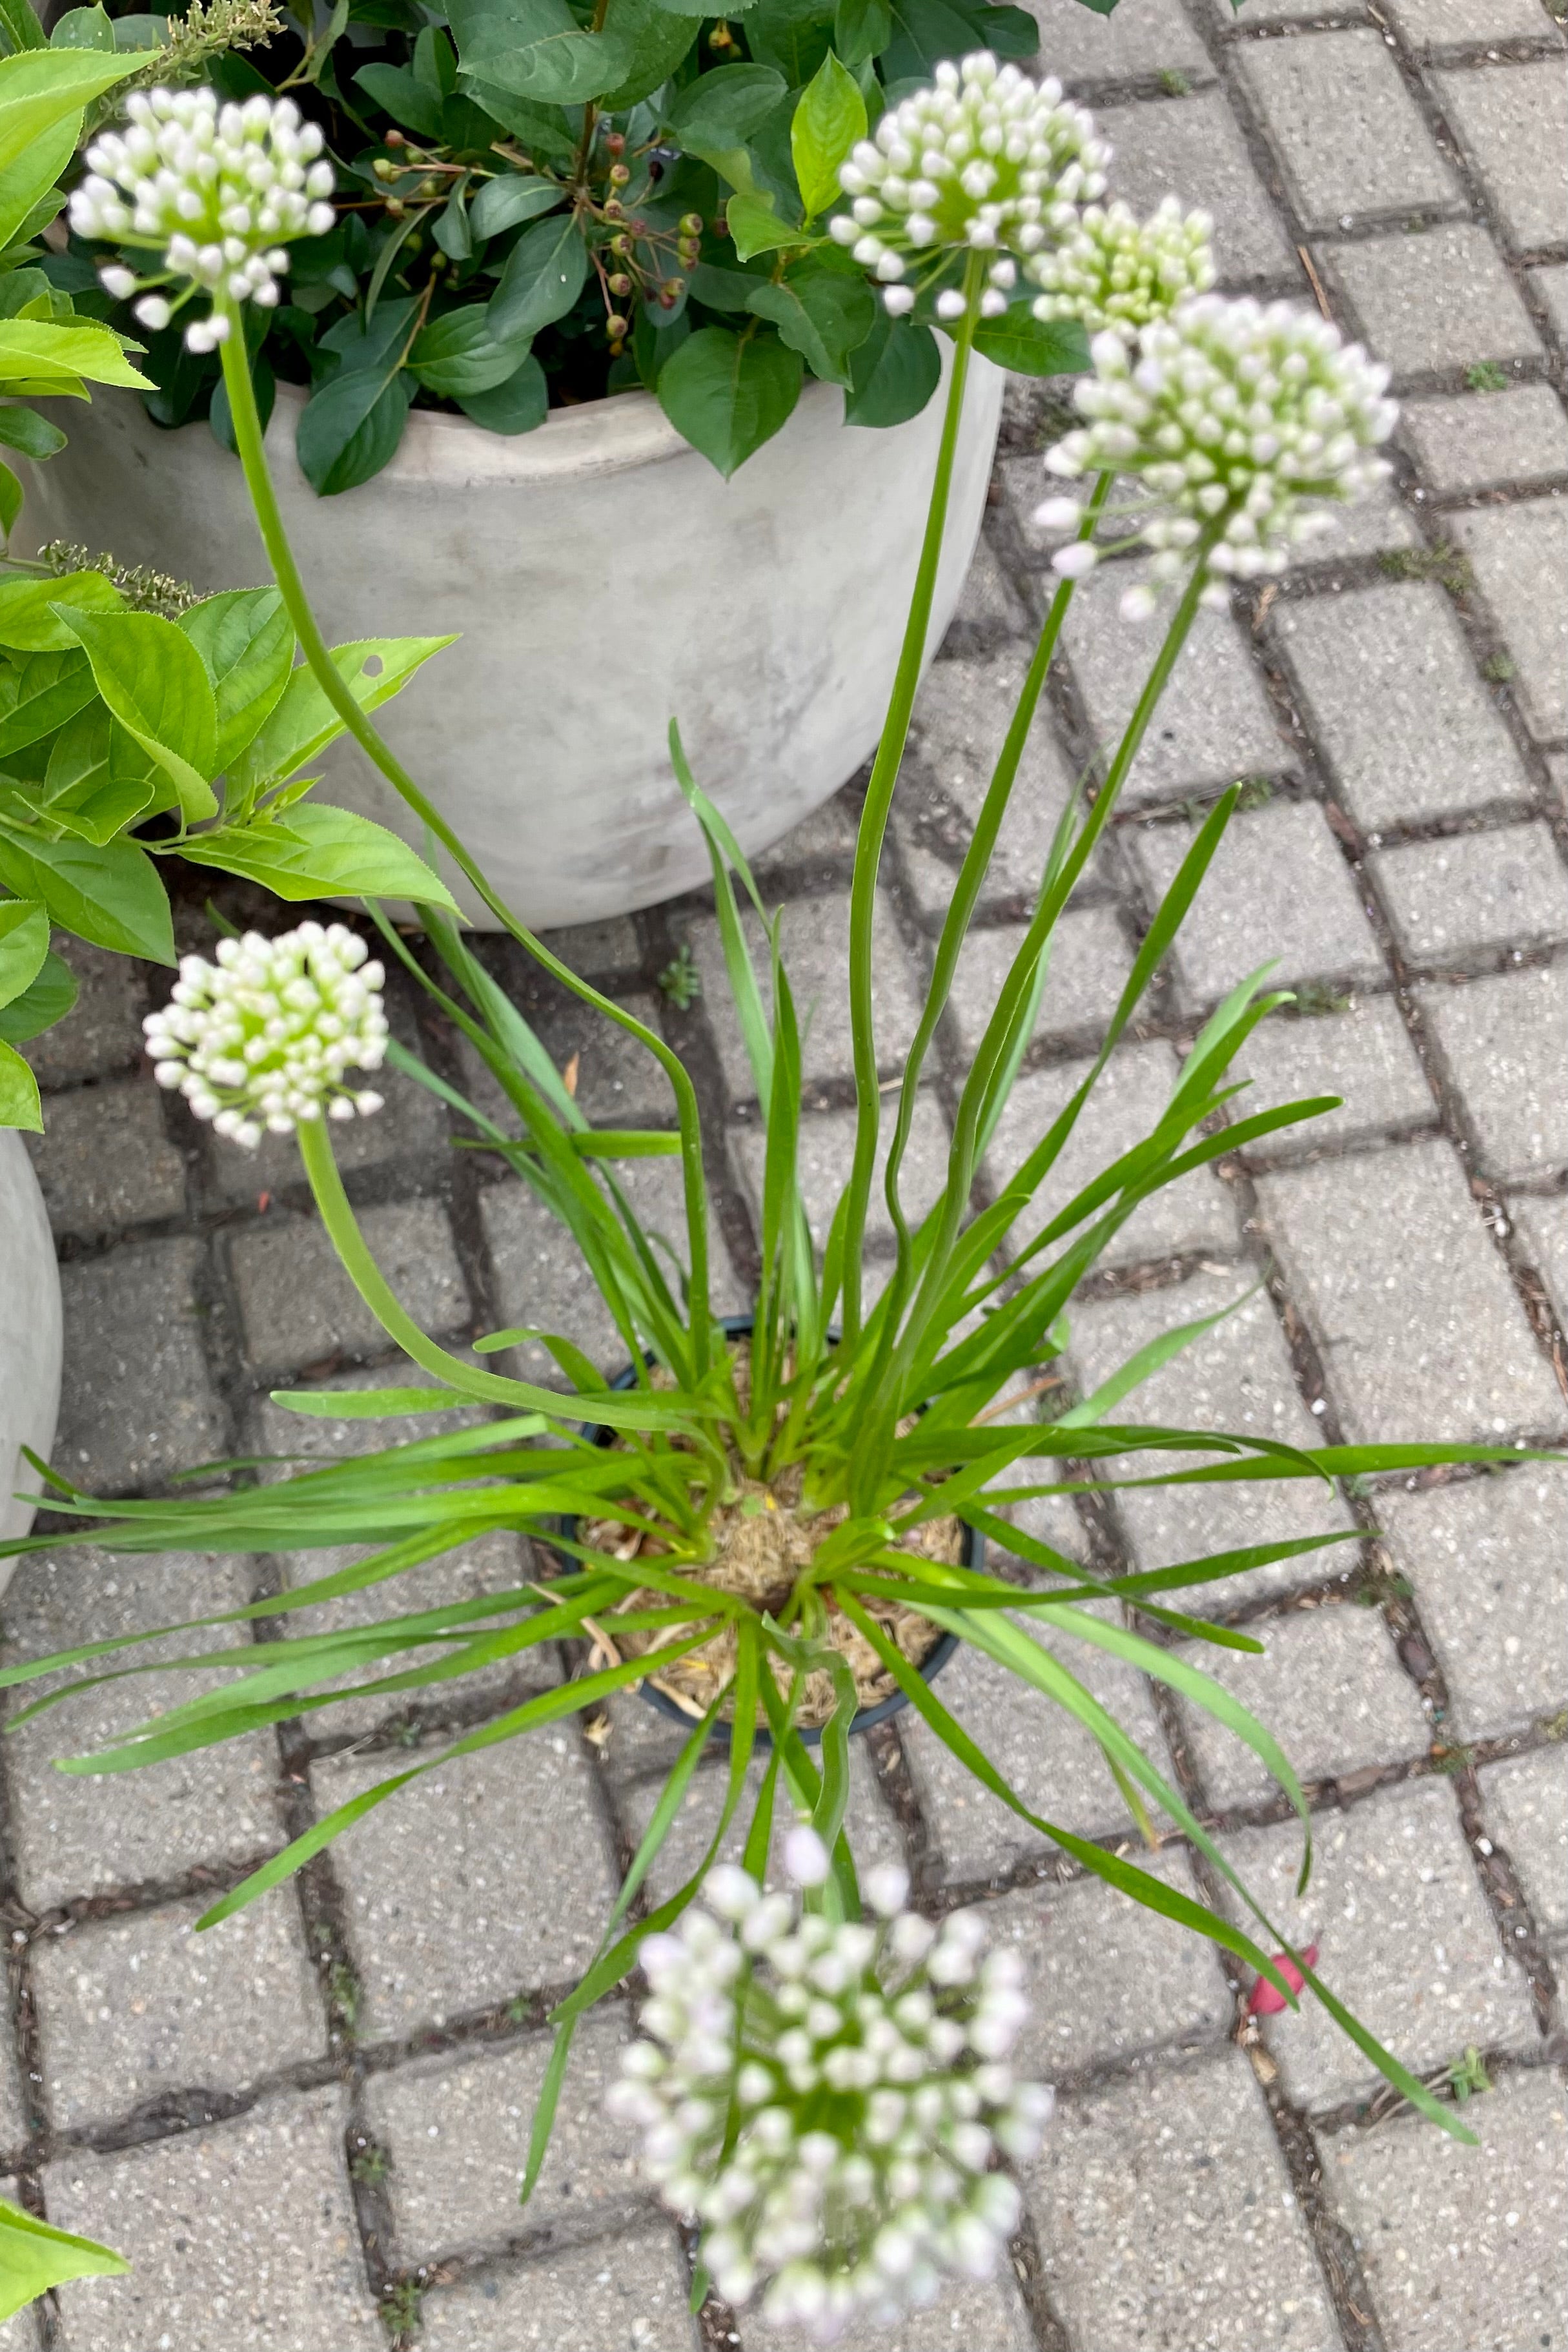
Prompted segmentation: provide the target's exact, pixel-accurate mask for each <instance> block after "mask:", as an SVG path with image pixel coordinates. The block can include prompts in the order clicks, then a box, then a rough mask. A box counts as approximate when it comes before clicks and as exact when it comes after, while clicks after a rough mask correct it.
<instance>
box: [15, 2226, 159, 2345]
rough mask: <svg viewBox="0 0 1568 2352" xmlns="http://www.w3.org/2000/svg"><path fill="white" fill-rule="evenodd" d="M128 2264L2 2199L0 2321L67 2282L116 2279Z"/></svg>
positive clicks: (116, 2256) (99, 2247)
mask: <svg viewBox="0 0 1568 2352" xmlns="http://www.w3.org/2000/svg"><path fill="white" fill-rule="evenodd" d="M130 2268H131V2264H130V2263H128V2262H127V2261H126V2260H125V2259H124V2257H123V2256H122V2255H120V2254H116V2253H111V2252H110V2249H109V2248H108V2247H107V2246H100V2245H99V2244H97V2243H96V2242H94V2240H92V2239H91V2238H77V2237H73V2236H72V2235H71V2232H70V2231H68V2230H57V2229H55V2228H53V2227H52V2225H51V2224H50V2223H49V2222H47V2221H38V2220H37V2219H36V2218H35V2216H34V2215H33V2214H31V2213H25V2212H24V2211H23V2210H22V2208H21V2207H20V2206H19V2205H12V2204H10V2203H8V2202H7V2201H6V2200H5V2199H4V2198H0V2323H3V2322H4V2321H5V2320H7V2319H10V2318H12V2317H13V2316H14V2315H15V2314H16V2313H17V2312H18V2311H20V2310H21V2309H22V2308H23V2306H24V2305H26V2304H29V2303H33V2302H36V2301H37V2297H38V2296H39V2295H41V2294H47V2292H48V2290H49V2289H50V2288H51V2287H56V2286H64V2285H65V2284H66V2283H67V2281H68V2280H69V2279H78V2278H117V2277H119V2276H120V2273H122V2272H125V2271H128V2270H129V2269H130Z"/></svg>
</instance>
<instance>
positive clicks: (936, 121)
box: [830, 49, 1111, 319]
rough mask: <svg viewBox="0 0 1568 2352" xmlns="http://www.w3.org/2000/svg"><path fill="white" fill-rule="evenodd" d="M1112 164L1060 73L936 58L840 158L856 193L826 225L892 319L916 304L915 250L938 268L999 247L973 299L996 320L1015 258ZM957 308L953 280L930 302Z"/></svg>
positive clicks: (1061, 230) (944, 309)
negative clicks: (927, 80) (920, 85)
mask: <svg viewBox="0 0 1568 2352" xmlns="http://www.w3.org/2000/svg"><path fill="white" fill-rule="evenodd" d="M1110 160H1111V150H1110V148H1109V147H1108V146H1107V145H1106V144H1105V142H1104V141H1103V139H1100V138H1097V137H1096V135H1095V131H1094V122H1093V118H1092V116H1091V115H1089V114H1087V113H1085V111H1084V110H1083V109H1082V107H1081V106H1071V105H1067V104H1064V103H1063V100H1062V96H1061V83H1060V82H1059V81H1042V82H1038V83H1036V82H1032V81H1030V79H1028V77H1027V76H1026V75H1024V74H1021V73H1019V69H1018V68H1017V67H1016V66H998V63H997V61H996V59H995V58H994V57H992V55H991V54H990V51H989V50H988V49H980V50H977V52H976V53H975V55H974V56H973V57H967V58H965V59H964V60H963V63H962V64H961V65H953V64H951V63H949V62H947V61H944V62H943V63H942V64H941V65H939V66H938V67H937V68H936V83H935V86H934V87H933V88H931V89H917V90H915V91H914V92H913V93H912V95H911V96H910V97H908V98H906V99H904V100H902V101H901V103H900V104H899V105H897V106H894V107H890V108H889V109H888V110H887V112H886V113H885V114H884V115H883V118H882V121H880V122H879V123H878V124H877V126H876V135H875V137H874V138H873V139H862V141H861V142H860V143H859V145H858V146H857V147H856V148H855V150H854V152H853V153H852V155H851V157H850V159H849V161H848V162H847V163H842V164H841V165H840V167H839V179H840V182H841V184H842V187H843V190H844V193H845V194H846V195H848V196H849V197H851V198H852V203H851V206H850V210H849V212H848V213H847V214H844V213H841V214H838V215H835V216H834V218H833V220H832V221H831V224H830V229H831V235H832V236H834V237H835V238H836V239H837V240H838V242H839V244H841V245H847V246H852V247H853V249H854V257H855V259H856V260H857V261H858V262H860V263H861V264H862V266H863V267H864V268H867V269H870V270H872V271H873V272H874V274H875V275H876V277H877V278H880V279H881V280H882V282H883V289H884V291H883V301H884V302H885V303H886V305H887V308H888V309H889V310H891V311H892V313H893V314H894V317H895V318H897V317H901V316H903V315H904V313H906V312H908V311H910V310H913V309H914V308H915V299H916V291H917V289H915V287H912V286H909V285H906V284H904V282H903V281H904V278H905V277H906V276H907V274H908V270H909V265H910V261H911V259H912V258H913V259H914V260H915V261H916V262H917V263H918V262H920V261H922V260H925V259H930V260H931V261H933V262H935V263H936V265H937V269H938V271H940V269H941V268H946V266H947V265H948V264H949V262H950V260H951V257H952V255H953V253H954V252H955V250H957V251H961V252H979V253H995V254H996V256H997V259H996V260H995V261H994V262H993V263H992V265H991V268H990V269H989V271H988V278H989V284H988V287H987V289H986V292H985V294H984V295H983V296H982V298H981V310H982V311H983V312H984V313H985V315H986V316H988V317H991V318H994V317H997V316H998V314H999V313H1000V312H1001V311H1003V310H1006V309H1007V302H1008V295H1009V292H1010V290H1011V289H1012V288H1013V286H1014V285H1015V284H1016V283H1017V279H1018V266H1017V261H1016V260H1015V258H1014V257H1015V256H1018V257H1028V256H1029V255H1030V254H1034V253H1038V252H1040V250H1041V248H1042V247H1044V246H1045V245H1046V244H1048V243H1049V242H1050V241H1051V239H1052V238H1060V237H1061V236H1065V235H1066V234H1067V233H1068V232H1069V231H1070V230H1071V228H1072V227H1073V226H1075V224H1076V222H1077V219H1078V208H1079V206H1080V205H1083V204H1087V203H1089V202H1091V201H1092V198H1094V197H1095V196H1098V195H1100V194H1103V191H1104V186H1105V165H1106V164H1107V163H1109V162H1110ZM963 309H964V298H963V296H962V294H960V293H959V292H958V291H957V289H956V288H954V287H948V288H947V289H946V290H945V291H944V292H942V293H940V294H939V295H938V296H937V298H936V310H937V315H938V317H940V318H944V319H956V318H958V317H960V316H961V315H962V312H963Z"/></svg>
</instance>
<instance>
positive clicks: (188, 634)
mask: <svg viewBox="0 0 1568 2352" xmlns="http://www.w3.org/2000/svg"><path fill="white" fill-rule="evenodd" d="M162 585H163V587H164V589H165V590H166V591H167V590H170V589H172V590H173V591H174V594H173V598H172V602H173V604H174V606H175V609H174V610H173V612H172V614H171V613H170V611H169V610H168V609H165V610H162V611H147V610H144V609H143V610H138V609H137V606H138V604H145V602H146V596H145V593H142V594H141V595H140V596H139V595H137V594H135V593H131V594H128V593H126V590H125V589H124V588H123V587H120V586H117V585H116V583H115V580H114V578H113V577H112V576H111V575H110V571H106V570H99V569H93V568H90V567H89V568H85V569H78V570H70V571H67V572H63V573H60V572H54V571H52V570H51V569H50V568H49V567H48V565H47V564H45V563H39V564H37V565H33V566H29V567H27V568H26V569H23V568H22V567H20V566H17V567H15V568H13V569H12V570H10V571H8V572H3V573H0V1126H5V1127H27V1128H34V1129H37V1128H39V1127H41V1126H42V1124H43V1121H42V1116H41V1112H40V1108H39V1102H38V1090H37V1084H36V1082H35V1080H34V1078H33V1075H32V1072H31V1071H30V1070H29V1069H28V1067H27V1065H26V1062H25V1061H24V1060H23V1059H22V1056H21V1055H20V1054H18V1053H17V1052H16V1047H17V1046H18V1045H23V1044H25V1043H26V1040H27V1039H28V1038H31V1037H36V1036H37V1035H38V1034H40V1032H42V1031H43V1030H45V1029H47V1028H50V1027H52V1026H53V1024H54V1023H55V1022H57V1021H58V1020H59V1019H60V1018H61V1017H62V1016H63V1015H64V1014H65V1013H68V1012H69V1010H70V1007H71V1004H72V1003H73V1001H74V998H75V993H76V988H75V982H73V980H72V978H71V975H70V971H69V968H68V965H67V963H66V962H65V961H64V959H63V958H62V957H60V956H59V955H57V954H56V953H55V951H54V950H53V949H52V948H51V947H50V945H49V938H50V933H51V931H52V930H53V931H59V932H64V933H66V934H68V936H69V937H71V938H74V939H78V940H89V941H90V943H91V944H92V945H93V946H95V947H100V948H108V949H109V950H111V951H112V952H113V953H115V954H117V955H134V956H143V957H146V958H147V959H149V960H150V961H152V962H154V963H165V964H172V962H173V961H174V933H173V926H172V919H171V916H170V910H169V899H168V895H167V892H166V890H165V887H164V884H163V881H162V877H161V875H160V873H159V871H158V861H159V860H160V859H161V858H169V857H179V858H183V859H184V860H186V861H187V862H188V863H190V864H193V865H196V866H214V867H215V868H216V869H217V870H218V871H219V872H220V873H224V874H235V875H240V876H243V877H245V878H246V880H247V881H252V882H257V883H260V884H261V885H263V886H264V887H266V888H267V889H268V890H271V891H272V892H274V893H275V895H276V896H277V897H278V898H284V899H304V898H321V897H323V896H324V895H326V894H328V893H330V892H337V891H342V892H347V893H348V894H350V896H358V895H359V894H361V892H366V891H369V892H371V893H373V894H377V895H380V894H382V893H386V894H388V895H390V896H395V897H411V898H418V899H422V900H423V899H426V898H429V897H430V896H431V894H432V892H433V891H434V893H435V895H436V896H437V898H445V897H446V894H445V892H444V887H443V886H442V885H441V883H439V882H438V881H437V880H436V877H435V876H434V874H433V873H432V872H431V870H430V868H429V866H427V865H426V864H425V863H424V860H423V858H422V857H420V856H417V855H416V854H415V852H414V851H413V850H412V849H410V848H408V847H407V846H406V845H404V844H403V843H402V842H401V841H400V840H399V839H398V838H397V836H396V835H394V834H391V833H388V832H387V831H386V829H385V827H384V826H382V825H378V824H372V823H371V820H370V819H369V818H368V817H362V816H356V815H354V814H352V813H351V812H350V811H349V810H347V809H339V808H329V807H327V806H326V805H325V804H323V803H317V802H315V801H312V800H310V799H309V798H308V793H309V792H310V787H311V785H312V783H313V782H314V781H315V780H314V778H313V777H312V776H311V775H310V774H309V773H308V770H309V769H310V767H311V766H312V764H313V763H314V762H315V761H316V760H317V759H318V757H319V754H320V753H321V752H322V751H325V749H326V747H327V745H328V744H329V743H330V742H331V741H333V740H334V739H335V738H336V737H338V736H339V735H340V734H341V733H342V731H343V722H342V720H341V719H340V717H339V715H338V713H337V712H336V711H335V710H334V709H333V708H332V705H331V704H330V702H329V701H328V700H327V699H326V698H325V697H324V696H323V695H322V692H321V689H320V688H319V685H318V683H317V681H316V678H315V677H314V676H313V674H312V672H311V671H310V669H309V668H308V666H305V665H303V664H300V663H299V661H298V646H297V643H296V639H295V634H294V625H293V623H292V622H291V621H290V619H289V617H288V614H287V609H286V607H285V604H284V599H283V597H282V595H281V594H280V593H279V592H278V590H277V589H276V588H236V589H231V590H229V591H227V592H226V593H224V594H222V595H219V596H204V597H198V596H196V595H194V594H193V593H192V592H190V591H188V590H186V591H181V590H180V589H179V588H178V585H177V583H172V582H169V583H162ZM169 601H170V600H168V599H167V597H165V599H164V602H165V604H166V605H167V603H168V602H169ZM450 643H451V640H450V638H447V637H382V638H373V639H367V640H364V641H362V642H359V643H356V644H353V645H347V646H337V647H336V648H335V649H334V652H333V655H332V659H333V662H334V664H335V665H336V668H337V673H338V675H339V676H340V677H342V678H343V679H344V680H345V681H347V684H348V687H349V688H350V690H351V691H352V693H353V695H354V696H355V698H356V707H363V708H364V709H377V708H379V706H380V705H381V704H382V703H383V702H386V701H388V700H390V698H392V696H393V695H394V694H397V693H400V692H401V691H402V688H403V687H405V686H406V685H407V683H408V681H409V679H410V678H411V677H413V674H414V672H415V670H417V669H418V668H419V667H420V665H421V664H422V663H423V662H425V661H427V660H428V659H429V657H430V656H431V655H432V654H434V653H437V652H439V651H440V649H441V647H442V646H444V645H448V644H450ZM446 903H447V905H448V906H449V907H450V906H451V900H450V899H449V898H448V899H447V900H446Z"/></svg>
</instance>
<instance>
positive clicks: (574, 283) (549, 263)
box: [489, 213, 588, 343]
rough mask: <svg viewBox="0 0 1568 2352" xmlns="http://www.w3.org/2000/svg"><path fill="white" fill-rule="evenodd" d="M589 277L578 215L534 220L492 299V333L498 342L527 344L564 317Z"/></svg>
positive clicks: (511, 254) (519, 242)
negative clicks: (541, 330)
mask: <svg viewBox="0 0 1568 2352" xmlns="http://www.w3.org/2000/svg"><path fill="white" fill-rule="evenodd" d="M587 278H588V247H587V246H586V245H585V244H584V243H583V238H582V231H581V229H580V226H579V225H578V222H577V219H576V216H575V215H573V214H571V213H567V214H565V215H562V217H561V218H560V219H559V220H557V219H554V218H550V219H548V220H541V221H536V222H535V224H534V226H533V227H532V228H528V229H525V230H524V231H523V234H522V236H520V237H519V238H518V239H517V243H516V245H515V246H514V247H512V250H511V252H510V253H509V254H508V255H507V266H506V268H504V269H503V270H502V272H501V280H500V284H499V285H498V286H497V289H496V291H495V292H494V294H492V295H491V297H490V306H489V308H490V331H491V333H492V334H493V335H494V336H495V337H496V339H497V341H498V342H501V343H526V342H528V340H529V339H530V338H531V337H532V336H534V335H537V334H538V331H539V330H540V328H541V327H548V326H550V325H552V324H553V323H554V321H555V320H557V319H561V318H564V317H565V315H566V313H567V312H568V311H569V310H570V308H571V306H572V304H573V303H574V302H575V301H576V299H577V298H578V296H579V295H580V293H581V291H582V289H583V287H584V285H585V284H586V282H587Z"/></svg>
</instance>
